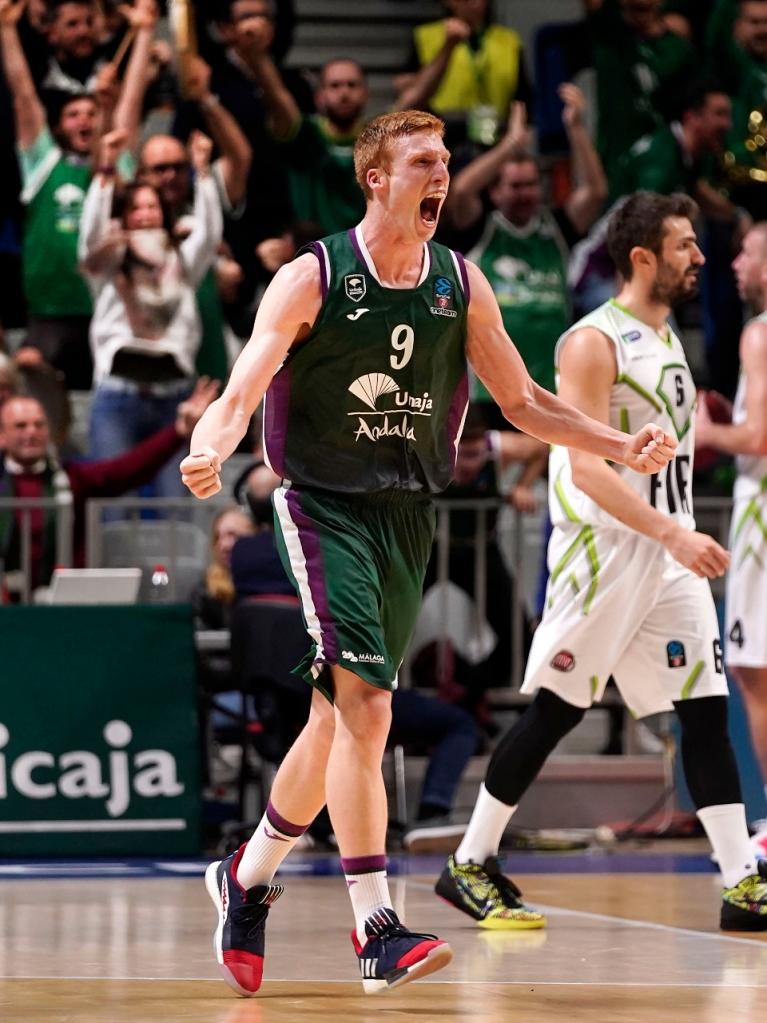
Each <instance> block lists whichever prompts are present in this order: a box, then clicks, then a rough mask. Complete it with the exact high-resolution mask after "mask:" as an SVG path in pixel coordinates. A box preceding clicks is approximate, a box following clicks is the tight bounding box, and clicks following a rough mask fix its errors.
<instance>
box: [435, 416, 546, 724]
mask: <svg viewBox="0 0 767 1023" xmlns="http://www.w3.org/2000/svg"><path fill="white" fill-rule="evenodd" d="M547 458H548V448H547V446H546V445H545V444H542V443H541V442H540V441H538V440H536V439H534V438H533V437H528V436H527V435H526V434H523V433H516V432H514V431H512V430H501V431H496V430H492V431H489V432H488V431H487V428H486V423H485V418H484V414H483V410H482V406H481V405H480V406H477V405H472V406H470V407H469V412H468V414H467V417H466V423H465V425H464V429H463V433H462V435H461V440H460V442H459V444H458V458H457V460H456V466H455V475H454V480H453V482H452V483H451V484H450V486H449V487H448V488H447V490H446V491H445V493H444V497H445V498H446V499H448V500H451V499H457V500H460V499H462V498H471V499H474V500H477V499H482V498H486V499H497V498H498V497H500V496H502V495H503V494H504V485H503V482H502V477H503V476H505V475H507V473H508V470H509V469H510V468H511V467H512V466H513V465H515V464H517V465H519V466H520V467H521V471H520V474H519V475H518V477H517V478H516V480H515V481H514V483H513V485H512V486H511V487H510V489H509V490H508V493H507V495H506V496H507V497H508V500H509V501H510V503H511V504H512V505H513V506H514V507H515V508H517V510H518V511H520V512H524V513H527V512H532V511H534V510H535V507H536V501H535V495H534V493H533V492H532V490H531V487H532V484H533V483H534V482H535V480H536V479H538V477H540V476H541V474H542V473H543V472H544V470H545V467H546V462H547ZM478 522H479V514H478V513H477V512H476V511H472V510H457V509H454V510H453V511H452V512H451V515H450V550H449V560H448V579H449V580H450V582H452V583H454V584H455V585H456V586H458V587H459V588H460V589H462V590H463V591H464V592H465V593H466V594H467V596H469V597H470V598H472V600H474V601H476V600H477V594H476V593H475V566H476V559H477V535H478V532H477V527H478ZM497 522H498V510H497V509H496V508H489V509H488V510H487V511H486V512H485V515H484V526H485V529H484V535H485V538H486V539H485V543H486V546H485V552H484V554H485V559H484V560H485V571H486V582H485V593H484V606H485V617H486V620H487V623H488V624H489V625H490V627H491V628H492V630H493V632H494V633H495V637H496V642H495V644H494V645H493V647H492V649H491V650H490V653H489V654H487V655H486V656H485V657H483V658H482V659H481V660H479V661H477V662H476V663H470V662H469V660H468V659H467V658H466V657H462V656H460V654H458V653H457V652H455V651H454V674H453V678H452V679H450V680H448V681H449V682H451V683H457V685H458V696H459V698H460V701H461V705H462V706H464V707H466V708H467V709H469V710H472V711H474V712H475V713H477V715H478V717H480V719H482V720H483V721H485V722H486V721H487V708H486V706H485V704H484V693H485V690H486V689H488V688H492V687H494V686H504V685H508V684H509V680H510V677H511V667H512V635H511V620H512V619H511V613H512V603H513V592H514V587H515V586H516V585H517V584H516V582H515V580H514V579H513V577H512V575H511V573H510V572H509V569H508V567H507V563H506V561H505V559H504V556H503V554H502V552H501V549H500V546H499V544H498V535H497V531H496V527H497ZM437 568H438V564H437V548H436V546H435V549H434V552H433V554H432V558H431V561H430V563H429V567H428V569H427V573H426V581H425V590H426V591H428V588H429V587H430V586H432V585H433V584H434V583H435V582H436V581H437ZM523 633H524V637H523V638H524V643H525V647H526V648H527V646H528V645H529V641H530V630H529V626H528V624H527V623H525V626H524V628H523ZM420 670H421V671H423V672H425V673H427V674H425V675H424V676H422V677H424V680H425V678H426V677H427V676H428V674H429V673H431V671H432V667H431V665H429V664H428V659H426V658H424V659H423V660H422V662H421V665H420ZM438 681H440V682H442V681H444V680H438ZM453 695H455V694H453Z"/></svg>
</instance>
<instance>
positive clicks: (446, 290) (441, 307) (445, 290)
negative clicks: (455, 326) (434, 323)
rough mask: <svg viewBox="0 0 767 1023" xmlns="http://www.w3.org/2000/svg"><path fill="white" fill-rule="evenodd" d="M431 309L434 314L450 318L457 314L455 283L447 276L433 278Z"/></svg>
mask: <svg viewBox="0 0 767 1023" xmlns="http://www.w3.org/2000/svg"><path fill="white" fill-rule="evenodd" d="M431 311H432V314H433V315H434V316H449V317H450V318H451V319H454V318H455V317H456V316H457V315H458V313H457V311H456V309H455V285H454V284H453V282H452V281H451V280H450V278H449V277H436V278H435V280H434V303H433V305H432V307H431Z"/></svg>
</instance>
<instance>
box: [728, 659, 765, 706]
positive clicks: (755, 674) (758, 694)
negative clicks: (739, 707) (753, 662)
mask: <svg viewBox="0 0 767 1023" xmlns="http://www.w3.org/2000/svg"><path fill="white" fill-rule="evenodd" d="M729 672H730V674H731V675H732V677H733V678H734V679H735V681H736V682H737V684H738V687H739V688H740V690H741V691H742V692H744V693H748V695H749V696H752V697H755V698H756V699H758V700H762V701H765V702H767V669H765V668H746V667H743V666H742V665H736V666H734V667H731V668H729Z"/></svg>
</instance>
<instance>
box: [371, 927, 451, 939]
mask: <svg viewBox="0 0 767 1023" xmlns="http://www.w3.org/2000/svg"><path fill="white" fill-rule="evenodd" d="M374 937H376V938H378V939H379V941H396V940H397V939H398V938H418V939H419V940H422V941H438V940H439V939H438V938H437V935H436V934H421V933H419V932H418V931H410V930H408V928H407V927H403V926H402V924H388V925H387V926H386V927H384V929H383V930H382V931H380V932H379V933H378V934H375V935H374Z"/></svg>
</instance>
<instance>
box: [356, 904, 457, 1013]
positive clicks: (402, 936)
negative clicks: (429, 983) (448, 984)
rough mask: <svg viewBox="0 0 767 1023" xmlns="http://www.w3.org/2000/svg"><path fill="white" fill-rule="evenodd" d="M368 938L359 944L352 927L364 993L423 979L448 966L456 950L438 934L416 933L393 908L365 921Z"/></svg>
mask: <svg viewBox="0 0 767 1023" xmlns="http://www.w3.org/2000/svg"><path fill="white" fill-rule="evenodd" d="M365 934H366V935H367V941H366V942H365V944H364V945H360V943H359V940H358V938H357V932H356V931H352V944H353V945H354V951H355V952H356V953H357V958H358V959H359V963H360V973H361V974H362V986H363V988H364V989H365V994H368V995H370V994H376V993H378V992H380V991H389V990H391V988H395V987H399V986H400V984H407V983H408V981H411V980H420V978H421V977H426V976H428V974H430V973H434V972H435V971H436V970H441V969H442V967H443V966H447V964H448V963H449V962H450V960H451V959H452V958H453V950H452V949H451V948H450V946H449V945H448V943H447V942H446V941H441V940H440V939H439V938H438V937H437V936H436V934H416V933H414V932H413V931H409V930H408V929H407V927H403V926H402V924H401V923H400V922H399V917H398V916H397V914H396V913H395V912H394V910H393V909H379V910H377V911H376V912H375V913H373V914H372V915H371V916H369V917H368V918H367V920H366V921H365Z"/></svg>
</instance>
